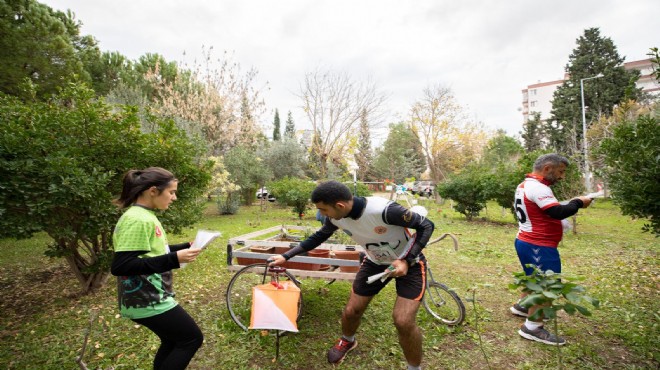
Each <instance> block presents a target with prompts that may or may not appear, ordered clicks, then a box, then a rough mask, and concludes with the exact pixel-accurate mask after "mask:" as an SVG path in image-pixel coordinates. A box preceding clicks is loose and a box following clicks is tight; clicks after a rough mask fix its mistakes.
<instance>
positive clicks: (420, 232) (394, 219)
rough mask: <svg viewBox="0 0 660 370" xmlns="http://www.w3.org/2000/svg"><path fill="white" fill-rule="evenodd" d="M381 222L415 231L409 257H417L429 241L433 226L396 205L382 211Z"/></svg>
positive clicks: (422, 217) (417, 215) (415, 214)
mask: <svg viewBox="0 0 660 370" xmlns="http://www.w3.org/2000/svg"><path fill="white" fill-rule="evenodd" d="M383 222H385V223H386V224H389V225H397V226H402V227H406V228H408V229H414V230H415V231H416V237H415V244H413V246H412V248H411V249H410V252H408V256H409V257H413V258H414V257H417V256H418V255H419V254H420V253H421V252H422V249H423V248H424V247H426V243H428V242H429V239H431V235H432V234H433V230H434V229H435V225H434V224H433V222H431V220H429V219H428V218H426V217H424V216H421V215H419V214H417V213H415V212H412V211H410V210H409V209H407V208H405V207H403V206H402V205H400V204H398V203H390V204H389V205H388V206H387V208H385V210H384V211H383Z"/></svg>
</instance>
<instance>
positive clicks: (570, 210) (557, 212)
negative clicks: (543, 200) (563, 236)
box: [543, 198, 584, 220]
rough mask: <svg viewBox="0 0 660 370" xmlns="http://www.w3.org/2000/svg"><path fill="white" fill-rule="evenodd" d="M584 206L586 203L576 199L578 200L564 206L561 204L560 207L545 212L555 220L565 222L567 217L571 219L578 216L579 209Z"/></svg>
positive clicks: (572, 200)
mask: <svg viewBox="0 0 660 370" xmlns="http://www.w3.org/2000/svg"><path fill="white" fill-rule="evenodd" d="M583 205H584V203H583V202H582V200H580V199H578V198H576V199H571V201H570V202H568V204H564V205H561V204H560V205H558V206H554V207H550V208H548V209H546V210H544V211H543V212H544V213H545V214H546V215H548V216H550V217H552V218H554V219H555V220H563V219H565V218H567V217H571V216H573V215H574V214H576V213H577V212H578V209H580V208H582V206H583Z"/></svg>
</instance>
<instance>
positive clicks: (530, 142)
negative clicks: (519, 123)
mask: <svg viewBox="0 0 660 370" xmlns="http://www.w3.org/2000/svg"><path fill="white" fill-rule="evenodd" d="M520 136H521V137H522V139H523V142H524V143H525V150H527V151H528V152H533V151H535V150H539V149H542V148H543V139H544V137H545V132H544V123H543V121H542V120H541V113H540V112H534V114H533V116H532V118H530V119H529V120H528V121H527V122H525V123H524V124H523V129H522V131H521V132H520Z"/></svg>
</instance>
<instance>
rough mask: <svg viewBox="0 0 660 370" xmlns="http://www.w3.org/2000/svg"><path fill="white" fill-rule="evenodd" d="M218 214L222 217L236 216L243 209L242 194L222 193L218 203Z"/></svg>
mask: <svg viewBox="0 0 660 370" xmlns="http://www.w3.org/2000/svg"><path fill="white" fill-rule="evenodd" d="M216 205H217V206H218V213H219V214H221V215H235V214H237V213H238V210H239V208H240V207H241V194H240V192H238V191H230V192H225V193H222V194H220V195H219V196H218V200H217V201H216Z"/></svg>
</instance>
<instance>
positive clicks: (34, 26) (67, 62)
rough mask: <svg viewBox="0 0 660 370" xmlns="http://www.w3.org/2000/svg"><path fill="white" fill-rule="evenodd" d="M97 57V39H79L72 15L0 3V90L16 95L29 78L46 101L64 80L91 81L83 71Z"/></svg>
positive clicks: (19, 2) (18, 0) (25, 1)
mask: <svg viewBox="0 0 660 370" xmlns="http://www.w3.org/2000/svg"><path fill="white" fill-rule="evenodd" d="M98 58H100V52H99V50H98V48H97V46H96V40H95V39H94V38H93V37H91V36H81V35H80V22H77V21H76V20H75V19H74V16H73V13H71V12H67V13H63V12H61V11H54V10H53V9H52V8H50V7H49V6H46V5H43V4H40V3H38V2H37V1H34V0H14V1H2V2H0V91H2V92H4V93H6V94H10V95H17V94H18V93H19V92H20V91H21V90H20V87H19V85H20V84H21V83H22V82H23V81H24V80H25V79H29V80H30V81H31V82H32V83H33V84H34V85H36V86H37V87H38V89H37V91H36V96H37V97H39V98H42V99H45V98H47V97H49V96H50V95H51V94H53V93H55V92H57V88H58V87H63V86H65V85H66V83H67V82H68V81H72V80H74V79H78V80H81V81H84V82H90V80H91V78H90V74H89V72H88V71H87V70H86V66H87V65H89V64H90V63H93V62H95V61H96V60H98Z"/></svg>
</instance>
